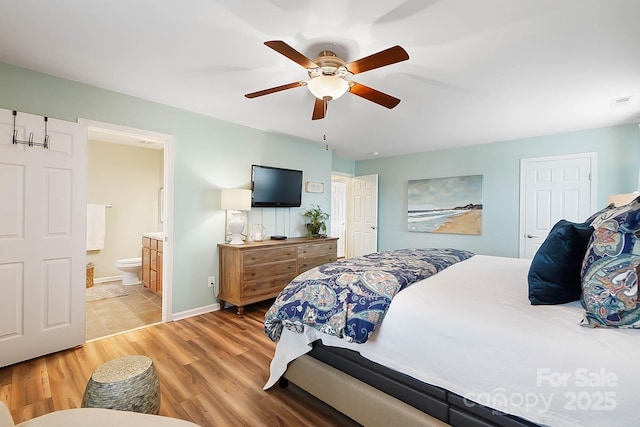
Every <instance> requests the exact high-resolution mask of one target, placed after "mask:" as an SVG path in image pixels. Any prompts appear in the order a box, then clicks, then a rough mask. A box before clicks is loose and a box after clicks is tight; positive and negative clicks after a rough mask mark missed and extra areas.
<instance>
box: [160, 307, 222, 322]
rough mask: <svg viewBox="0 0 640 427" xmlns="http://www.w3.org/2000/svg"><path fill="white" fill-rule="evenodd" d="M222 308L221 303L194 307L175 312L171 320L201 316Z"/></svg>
mask: <svg viewBox="0 0 640 427" xmlns="http://www.w3.org/2000/svg"><path fill="white" fill-rule="evenodd" d="M218 310H220V303H215V304H210V305H205V306H203V307H198V308H192V309H191V310H185V311H181V312H179V313H173V315H172V316H171V320H174V321H175V320H182V319H186V318H187V317H193V316H199V315H200V314H207V313H211V312H212V311H218Z"/></svg>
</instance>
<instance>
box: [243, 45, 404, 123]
mask: <svg viewBox="0 0 640 427" xmlns="http://www.w3.org/2000/svg"><path fill="white" fill-rule="evenodd" d="M264 44H265V45H267V46H268V47H270V48H271V49H273V50H275V51H276V52H278V53H280V54H281V55H284V56H286V57H287V58H289V59H291V60H292V61H294V62H297V63H298V64H299V65H301V66H302V67H304V68H306V69H307V73H308V74H309V80H308V81H299V82H294V83H289V84H285V85H281V86H276V87H272V88H270V89H264V90H261V91H258V92H252V93H248V94H246V95H245V96H246V97H247V98H257V97H259V96H263V95H268V94H271V93H275V92H280V91H283V90H286V89H293V88H296V87H300V86H307V87H308V88H309V91H310V92H311V93H312V94H313V96H315V97H316V100H315V104H314V106H313V114H312V116H311V119H312V120H318V119H323V118H324V117H325V116H326V113H327V104H328V102H329V101H332V100H334V99H338V98H340V97H341V96H342V95H344V94H345V93H346V92H351V93H353V94H354V95H358V96H359V97H361V98H364V99H367V100H369V101H371V102H374V103H376V104H378V105H381V106H383V107H386V108H393V107H395V106H396V105H398V103H400V100H399V99H398V98H395V97H393V96H391V95H387V94H386V93H383V92H380V91H378V90H376V89H373V88H370V87H368V86H365V85H363V84H361V83H356V82H354V81H351V80H348V79H350V78H351V77H352V76H353V75H354V74H359V73H363V72H365V71H370V70H373V69H376V68H380V67H384V66H386V65H391V64H395V63H396V62H401V61H405V60H407V59H409V54H407V52H406V51H405V50H404V49H403V48H401V47H400V46H393V47H390V48H389V49H385V50H383V51H380V52H378V53H374V54H373V55H369V56H367V57H365V58H361V59H359V60H356V61H353V62H350V63H348V64H345V62H344V61H343V60H342V59H341V58H338V57H337V56H336V55H335V54H334V53H333V52H330V51H322V52H320V53H319V55H318V57H317V58H316V59H315V60H314V61H312V60H311V59H309V58H307V57H306V56H304V55H303V54H301V53H300V52H298V51H297V50H295V49H294V48H292V47H291V46H289V45H288V44H286V43H285V42H283V41H281V40H272V41H268V42H265V43H264Z"/></svg>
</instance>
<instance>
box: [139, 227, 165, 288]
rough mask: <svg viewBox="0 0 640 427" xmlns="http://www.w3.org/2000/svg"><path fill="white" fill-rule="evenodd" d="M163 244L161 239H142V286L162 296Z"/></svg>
mask: <svg viewBox="0 0 640 427" xmlns="http://www.w3.org/2000/svg"><path fill="white" fill-rule="evenodd" d="M162 243H163V241H162V240H160V239H153V238H150V237H146V236H145V237H142V274H141V276H142V277H141V281H142V284H143V285H144V286H145V287H146V288H149V289H151V290H152V291H153V292H155V293H157V294H158V295H162V261H163V260H162Z"/></svg>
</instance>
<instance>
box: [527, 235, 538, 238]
mask: <svg viewBox="0 0 640 427" xmlns="http://www.w3.org/2000/svg"><path fill="white" fill-rule="evenodd" d="M537 238H538V236H532V235H531V234H527V239H537Z"/></svg>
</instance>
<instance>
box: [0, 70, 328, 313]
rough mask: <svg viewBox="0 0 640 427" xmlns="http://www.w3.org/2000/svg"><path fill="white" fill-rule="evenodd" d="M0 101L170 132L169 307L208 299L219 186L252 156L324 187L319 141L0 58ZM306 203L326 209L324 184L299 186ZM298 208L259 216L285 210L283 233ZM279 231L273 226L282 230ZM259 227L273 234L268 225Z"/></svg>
mask: <svg viewBox="0 0 640 427" xmlns="http://www.w3.org/2000/svg"><path fill="white" fill-rule="evenodd" d="M238 96H241V94H239V95H238ZM0 108H5V109H10V110H17V111H20V112H25V113H31V114H38V115H43V116H49V117H52V118H57V119H62V120H68V121H72V122H75V121H76V120H77V118H83V119H89V120H95V121H100V122H106V123H112V124H116V125H121V126H129V127H134V128H138V129H144V130H150V131H155V132H161V133H166V134H171V135H174V136H175V153H174V155H175V157H174V162H175V171H174V172H175V177H174V193H175V196H174V230H173V231H174V235H173V245H174V246H173V249H174V252H173V254H174V262H173V268H174V270H173V285H174V288H173V307H172V309H171V311H172V313H179V312H183V311H187V310H190V309H197V308H199V307H203V306H206V305H208V304H213V303H215V302H216V301H215V299H214V296H213V293H212V292H211V289H209V288H207V277H208V276H211V275H213V274H215V276H216V277H219V276H218V252H217V243H219V242H222V241H224V224H225V222H224V211H221V210H220V209H219V203H220V202H219V189H221V188H249V183H250V179H251V177H250V173H251V172H250V166H251V164H254V163H255V164H264V165H269V166H278V167H285V168H291V169H301V170H303V171H304V180H305V181H315V182H322V183H324V187H325V189H329V188H331V168H332V152H331V151H330V150H329V151H327V150H325V147H324V146H323V145H320V144H315V143H311V142H309V141H303V140H299V139H296V138H290V137H286V136H282V135H275V134H269V133H266V132H262V131H258V130H255V129H250V128H247V127H243V126H239V125H235V124H231V123H228V122H223V121H220V120H216V119H213V118H210V117H206V116H203V115H200V114H195V113H191V112H188V111H184V110H180V109H177V108H173V107H169V106H166V105H161V104H157V103H154V102H150V101H145V100H142V99H139V98H134V97H131V96H127V95H123V94H119V93H116V92H111V91H107V90H103V89H99V88H96V87H92V86H88V85H84V84H80V83H76V82H72V81H68V80H63V79H59V78H56V77H52V76H48V75H45V74H41V73H37V72H33V71H29V70H25V69H22V68H17V67H13V66H10V65H7V64H2V63H0ZM311 203H316V204H319V205H321V206H322V207H323V208H324V209H325V210H326V211H330V203H331V195H330V192H329V191H325V192H324V193H303V208H304V207H308V206H309V205H310V204H311ZM301 210H302V209H293V208H292V209H279V211H280V212H274V211H275V209H269V210H268V211H267V212H266V213H265V216H267V217H268V216H278V215H281V216H282V217H286V219H287V222H290V225H289V226H288V230H285V231H286V232H287V234H288V235H290V236H292V235H299V236H302V235H304V234H305V231H304V226H303V225H302V224H303V223H302V215H301ZM284 211H286V212H284ZM140 231H145V230H140ZM282 231H283V230H279V232H280V233H279V234H284V233H283V232H282ZM267 233H269V234H277V233H275V232H274V231H273V230H269V229H267ZM290 233H296V234H290Z"/></svg>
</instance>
